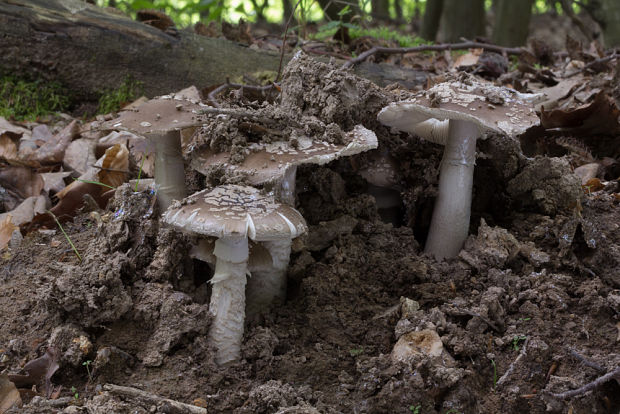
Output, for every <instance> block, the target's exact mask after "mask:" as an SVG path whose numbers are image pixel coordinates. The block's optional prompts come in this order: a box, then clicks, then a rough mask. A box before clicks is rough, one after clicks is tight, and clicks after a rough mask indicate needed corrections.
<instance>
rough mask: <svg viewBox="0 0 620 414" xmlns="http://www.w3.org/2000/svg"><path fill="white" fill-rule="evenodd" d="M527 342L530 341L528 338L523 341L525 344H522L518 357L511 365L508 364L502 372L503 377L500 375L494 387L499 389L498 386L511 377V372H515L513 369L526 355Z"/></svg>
mask: <svg viewBox="0 0 620 414" xmlns="http://www.w3.org/2000/svg"><path fill="white" fill-rule="evenodd" d="M529 340H530V339H529V338H527V339H526V340H525V342H524V343H523V347H522V348H521V352H519V355H518V356H517V358H516V359H515V360H514V361H513V362H512V364H510V366H509V367H508V369H507V370H506V372H504V375H502V376H501V377H500V379H498V380H497V382H496V383H495V386H496V387H499V386H500V385H502V384H503V383H504V382H505V381H506V380H507V379H508V377H510V376H511V375H512V372H513V371H514V370H515V367H516V366H517V364H518V363H519V361H521V358H523V357H524V356H525V355H527V343H528V342H529Z"/></svg>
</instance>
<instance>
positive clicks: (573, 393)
mask: <svg viewBox="0 0 620 414" xmlns="http://www.w3.org/2000/svg"><path fill="white" fill-rule="evenodd" d="M611 379H615V380H616V381H618V382H620V367H618V368H616V369H614V370H613V371H610V372H608V373H607V374H605V375H603V376H601V377H598V378H597V379H595V380H594V381H592V382H589V383H587V384H586V385H584V386H583V387H581V388H577V389H576V390H570V391H566V392H561V393H559V394H556V393H553V392H550V393H548V394H549V395H550V396H552V397H554V398H558V399H560V400H564V399H567V398H572V397H578V396H581V395H583V394H585V393H586V392H588V391H592V390H594V389H595V388H598V387H600V386H601V385H603V384H605V383H606V382H607V381H609V380H611Z"/></svg>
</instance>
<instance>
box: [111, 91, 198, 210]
mask: <svg viewBox="0 0 620 414" xmlns="http://www.w3.org/2000/svg"><path fill="white" fill-rule="evenodd" d="M206 107H207V105H204V104H201V103H199V102H198V101H196V100H194V99H191V100H190V99H185V98H184V95H182V94H181V95H179V94H176V95H164V96H160V97H158V98H154V99H151V100H149V101H146V102H144V103H142V104H140V105H138V106H137V107H135V108H133V109H130V110H126V111H122V112H121V113H120V115H119V117H118V118H116V119H113V120H111V121H107V122H105V123H104V124H102V127H103V128H107V129H120V130H126V131H130V132H133V133H135V134H138V135H143V136H145V137H146V138H147V140H149V142H150V143H151V145H152V146H153V147H154V149H155V182H156V183H157V185H158V186H159V189H158V191H157V200H158V205H159V206H160V208H161V210H162V211H163V210H165V209H166V208H168V206H169V205H170V204H171V203H172V200H181V199H182V198H183V197H185V196H186V195H187V194H186V188H185V169H184V166H183V155H182V152H181V135H180V131H181V130H182V129H184V128H189V127H193V126H198V125H200V124H201V117H200V115H199V112H200V110H201V109H204V108H206Z"/></svg>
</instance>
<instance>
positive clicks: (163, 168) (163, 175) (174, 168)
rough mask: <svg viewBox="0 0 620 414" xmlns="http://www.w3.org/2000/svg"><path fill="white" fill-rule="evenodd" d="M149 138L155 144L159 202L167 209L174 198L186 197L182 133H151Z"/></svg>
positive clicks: (162, 209) (161, 207)
mask: <svg viewBox="0 0 620 414" xmlns="http://www.w3.org/2000/svg"><path fill="white" fill-rule="evenodd" d="M148 138H149V139H150V140H151V142H152V143H153V144H154V145H155V182H156V183H157V185H158V186H159V189H158V190H157V203H158V205H159V207H160V209H161V211H165V210H166V209H167V208H168V207H169V206H170V204H172V200H182V199H183V198H185V196H186V195H187V194H186V189H185V168H184V165H183V156H182V155H181V134H180V133H179V132H178V131H169V132H164V133H151V134H149V136H148Z"/></svg>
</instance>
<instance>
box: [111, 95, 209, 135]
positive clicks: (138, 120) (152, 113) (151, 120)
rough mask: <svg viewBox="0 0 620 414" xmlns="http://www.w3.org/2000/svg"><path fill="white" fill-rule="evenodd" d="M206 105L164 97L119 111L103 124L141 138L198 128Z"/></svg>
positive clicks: (169, 96)
mask: <svg viewBox="0 0 620 414" xmlns="http://www.w3.org/2000/svg"><path fill="white" fill-rule="evenodd" d="M206 107H207V105H205V104H202V103H199V102H198V101H196V100H193V99H192V100H189V99H183V98H180V97H177V96H174V95H164V96H160V97H157V98H154V99H150V100H148V101H146V102H144V103H142V104H140V105H138V107H136V108H135V109H130V110H126V111H121V112H120V114H119V116H118V118H115V119H113V120H111V121H107V122H105V123H104V124H103V125H102V126H103V127H104V128H109V129H122V130H127V131H131V132H134V133H136V134H140V135H144V134H150V133H157V132H168V131H176V130H180V129H183V128H188V127H191V126H196V125H200V123H201V116H200V114H199V112H200V110H201V109H203V108H206Z"/></svg>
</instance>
